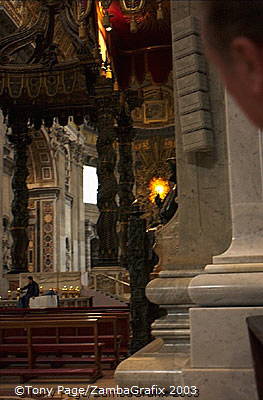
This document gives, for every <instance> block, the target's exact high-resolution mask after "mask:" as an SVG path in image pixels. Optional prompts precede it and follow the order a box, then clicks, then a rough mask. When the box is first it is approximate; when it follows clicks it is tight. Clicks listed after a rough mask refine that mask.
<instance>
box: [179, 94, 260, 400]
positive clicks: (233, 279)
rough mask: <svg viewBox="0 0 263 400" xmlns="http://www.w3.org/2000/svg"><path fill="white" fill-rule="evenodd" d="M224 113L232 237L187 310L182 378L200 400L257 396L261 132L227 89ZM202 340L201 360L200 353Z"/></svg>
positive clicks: (192, 288)
mask: <svg viewBox="0 0 263 400" xmlns="http://www.w3.org/2000/svg"><path fill="white" fill-rule="evenodd" d="M226 111H227V138H228V157H229V163H228V166H229V178H230V194H231V215H232V232H233V233H232V241H231V244H230V246H229V247H228V249H227V250H226V251H225V252H224V253H222V254H220V255H217V256H214V257H213V263H210V264H209V265H207V266H206V268H205V271H204V274H202V275H199V276H197V277H195V278H194V279H193V280H192V281H191V283H190V285H189V294H190V296H191V298H192V300H193V301H194V302H195V303H196V304H198V306H199V307H198V308H195V309H192V310H191V313H190V315H191V318H190V321H191V329H192V340H191V367H190V368H189V370H188V371H187V373H186V377H188V378H189V377H190V378H192V379H193V377H196V379H197V380H198V381H199V382H200V387H202V395H203V397H201V399H205V400H210V399H211V400H212V399H213V400H219V399H222V397H224V398H226V397H227V398H228V399H231V400H232V399H233V400H234V399H236V398H239V399H244V400H245V399H247V398H249V399H253V400H254V399H255V400H257V399H258V396H257V390H256V385H255V377H254V373H253V363H252V355H251V349H250V343H249V336H248V328H247V324H246V318H247V317H248V316H251V315H263V307H262V306H263V283H262V282H263V238H262V230H263V218H262V213H263V161H262V160H263V135H262V132H261V131H259V130H258V129H257V128H255V127H254V126H252V125H251V123H250V122H249V121H248V120H247V118H246V117H245V116H244V115H243V113H242V112H241V111H240V109H239V108H238V107H237V105H236V104H235V102H234V101H233V99H232V98H231V97H230V96H229V95H228V94H227V93H226ZM207 306H208V307H207ZM202 323H204V325H203V328H202V327H201V326H202ZM204 341H205V343H206V345H205V346H206V355H207V358H206V359H204V357H203V356H202V355H201V353H200V348H201V347H202V343H204ZM211 351H212V352H213V355H212V353H211ZM222 368H223V369H225V370H226V373H225V374H224V375H222ZM241 375H242V376H243V378H242V379H239V381H238V379H237V378H238V376H239V378H240V377H241ZM216 381H217V382H220V384H221V390H220V392H219V388H220V385H218V384H217V385H216V386H217V387H218V389H217V390H216V392H215V391H214V388H215V382H216ZM231 381H232V382H233V383H234V382H235V385H234V384H233V385H232V386H231V385H230V382H231ZM204 382H206V383H205V385H204ZM248 383H249V385H248Z"/></svg>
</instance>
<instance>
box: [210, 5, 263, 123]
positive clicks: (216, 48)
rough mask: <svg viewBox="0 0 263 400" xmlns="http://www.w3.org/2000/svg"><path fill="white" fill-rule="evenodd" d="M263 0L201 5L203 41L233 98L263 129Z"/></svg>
mask: <svg viewBox="0 0 263 400" xmlns="http://www.w3.org/2000/svg"><path fill="white" fill-rule="evenodd" d="M262 21H263V0H206V1H203V2H202V37H203V40H204V44H205V49H206V54H207V56H208V58H209V59H210V60H211V61H212V62H213V63H214V64H215V65H216V67H217V69H218V71H219V73H220V75H221V77H222V80H223V82H224V83H225V85H226V87H227V89H228V91H229V92H230V94H231V95H232V96H233V97H234V98H235V99H236V101H237V102H238V103H239V105H240V107H241V108H242V109H243V111H244V112H245V113H246V114H247V115H248V117H249V118H250V120H251V121H252V122H254V123H255V124H256V125H257V126H258V127H260V128H263V111H262V104H263V23H262Z"/></svg>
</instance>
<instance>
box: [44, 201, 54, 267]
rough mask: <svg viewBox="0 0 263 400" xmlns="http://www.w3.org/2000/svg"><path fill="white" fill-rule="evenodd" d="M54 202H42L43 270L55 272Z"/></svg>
mask: <svg viewBox="0 0 263 400" xmlns="http://www.w3.org/2000/svg"><path fill="white" fill-rule="evenodd" d="M54 234H55V227H54V201H50V200H43V201H42V265H43V266H42V270H43V272H53V270H54V250H55V249H54Z"/></svg>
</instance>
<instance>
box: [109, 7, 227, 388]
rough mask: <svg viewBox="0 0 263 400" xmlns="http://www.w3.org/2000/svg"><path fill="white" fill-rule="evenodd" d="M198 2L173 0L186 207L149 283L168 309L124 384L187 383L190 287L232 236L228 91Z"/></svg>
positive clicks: (121, 370)
mask: <svg viewBox="0 0 263 400" xmlns="http://www.w3.org/2000/svg"><path fill="white" fill-rule="evenodd" d="M196 3H197V2H195V1H193V2H190V1H171V14H172V33H173V65H174V96H175V110H176V116H175V118H176V119H175V126H176V132H175V138H176V160H177V184H178V204H179V208H178V211H177V213H176V215H175V217H174V218H173V219H172V220H171V221H170V222H169V223H168V224H167V225H165V226H164V227H163V228H161V229H159V230H158V232H157V235H156V236H157V247H156V252H157V254H158V255H159V258H160V261H159V264H160V268H161V272H160V273H159V277H158V278H157V279H154V280H152V281H151V282H150V283H149V284H148V287H147V289H146V294H147V297H148V299H149V300H150V301H152V302H153V303H156V304H159V305H160V306H161V308H162V309H164V310H166V312H167V315H166V316H165V317H163V318H161V319H159V320H157V321H155V322H154V324H153V325H152V334H153V335H154V336H155V337H156V340H155V341H154V342H153V343H151V344H150V345H148V346H147V347H146V348H144V349H142V350H140V351H139V352H138V353H136V354H135V355H134V356H132V357H131V358H130V359H128V360H125V361H124V362H123V363H122V364H120V366H119V367H118V368H117V371H116V378H117V380H118V382H119V383H120V384H123V385H124V386H125V385H129V384H131V385H132V384H138V385H142V386H146V384H147V385H148V384H159V385H160V386H164V385H168V386H169V385H177V384H178V385H180V384H182V377H183V375H182V370H183V368H184V366H185V365H186V364H187V363H188V362H189V359H190V334H191V330H190V326H189V307H190V306H191V304H192V303H193V301H192V299H191V298H190V296H189V293H188V286H189V284H190V282H191V280H192V278H193V277H194V276H196V275H198V274H199V272H200V271H202V270H203V268H204V267H205V265H207V264H208V263H211V261H212V257H213V255H214V254H218V253H220V252H223V251H224V250H225V249H226V248H227V247H228V245H229V241H230V239H231V224H230V205H229V191H228V175H227V162H226V159H227V152H226V135H225V109H224V90H223V88H222V86H221V85H220V83H219V78H218V77H217V75H216V73H215V71H214V70H213V69H211V68H210V67H208V66H207V64H206V61H205V58H204V55H203V53H202V43H201V38H200V33H199V32H200V30H199V24H198V19H197V18H196V15H197V5H196ZM160 62H161V61H160ZM194 384H195V383H194V382H193V385H194Z"/></svg>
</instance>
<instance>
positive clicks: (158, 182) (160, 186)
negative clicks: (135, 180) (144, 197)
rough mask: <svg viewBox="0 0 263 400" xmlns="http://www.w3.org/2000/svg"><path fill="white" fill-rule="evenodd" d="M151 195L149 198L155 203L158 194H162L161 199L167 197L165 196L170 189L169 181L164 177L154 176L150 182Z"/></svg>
mask: <svg viewBox="0 0 263 400" xmlns="http://www.w3.org/2000/svg"><path fill="white" fill-rule="evenodd" d="M149 189H150V196H149V200H150V201H151V202H152V203H154V202H155V198H156V196H157V195H159V196H160V198H161V200H163V199H164V198H165V196H166V195H167V194H168V193H169V191H170V186H169V182H168V181H167V180H166V179H163V178H153V179H152V180H151V181H150V184H149Z"/></svg>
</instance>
